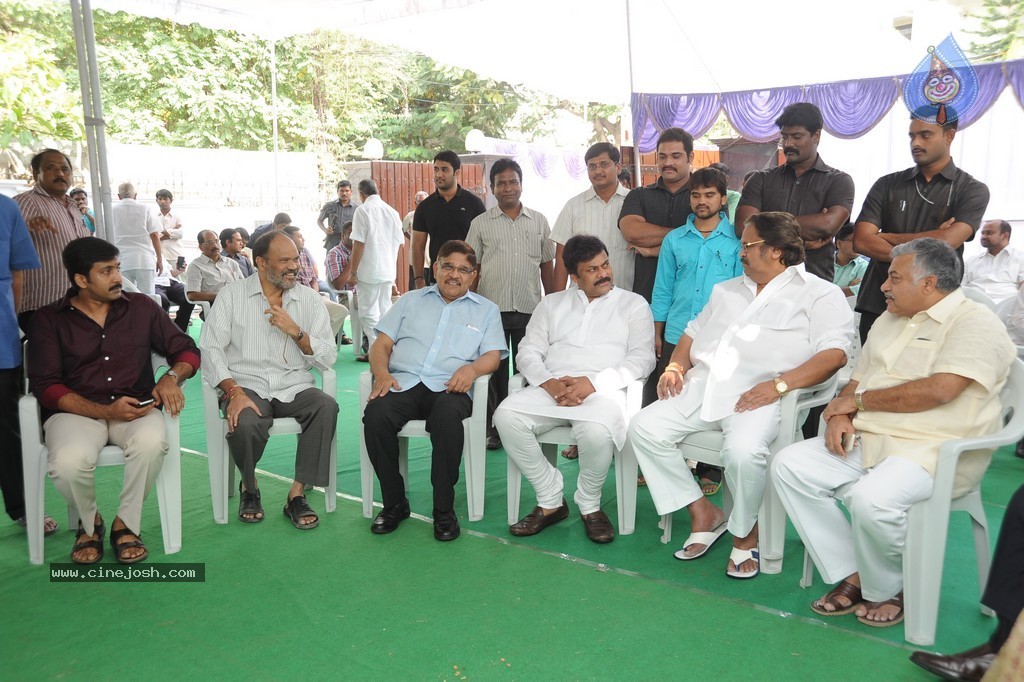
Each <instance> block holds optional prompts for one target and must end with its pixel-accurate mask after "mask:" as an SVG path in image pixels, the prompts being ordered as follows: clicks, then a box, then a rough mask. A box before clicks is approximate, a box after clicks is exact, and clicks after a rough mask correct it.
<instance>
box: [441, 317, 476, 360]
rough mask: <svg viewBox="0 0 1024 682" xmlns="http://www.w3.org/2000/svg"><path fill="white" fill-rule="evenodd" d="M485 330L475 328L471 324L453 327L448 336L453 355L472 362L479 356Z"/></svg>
mask: <svg viewBox="0 0 1024 682" xmlns="http://www.w3.org/2000/svg"><path fill="white" fill-rule="evenodd" d="M483 338H484V333H483V330H480V329H475V328H473V327H470V326H469V325H459V326H456V327H454V328H453V329H452V331H451V333H450V334H449V336H448V347H449V349H450V350H451V352H452V355H454V356H456V357H458V358H461V359H462V360H465V361H466V362H471V361H473V360H475V359H476V358H477V356H478V355H479V351H480V343H481V341H483Z"/></svg>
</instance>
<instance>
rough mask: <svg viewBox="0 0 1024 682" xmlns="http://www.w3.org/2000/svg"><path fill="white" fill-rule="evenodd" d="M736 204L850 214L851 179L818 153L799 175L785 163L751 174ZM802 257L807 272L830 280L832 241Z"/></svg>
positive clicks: (760, 208) (795, 212)
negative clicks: (841, 210)
mask: <svg viewBox="0 0 1024 682" xmlns="http://www.w3.org/2000/svg"><path fill="white" fill-rule="evenodd" d="M739 206H753V207H754V208H756V209H757V210H758V211H762V212H764V211H785V212H786V213H789V214H792V215H794V216H802V215H813V214H815V213H821V212H822V211H823V210H824V209H826V208H831V207H833V206H843V207H845V208H846V210H847V211H850V212H851V213H852V212H853V178H851V177H850V176H849V175H847V174H846V173H844V172H843V171H841V170H836V169H835V168H832V167H831V166H829V165H826V164H825V162H824V161H822V160H821V155H820V154H819V155H818V158H817V159H816V160H815V162H814V165H813V166H812V167H811V168H810V169H808V170H807V171H806V172H805V173H804V174H803V175H801V176H800V177H797V176H796V172H795V171H794V170H793V169H792V168H791V167H790V166H789V164H783V165H781V166H779V167H778V168H772V169H771V170H763V171H759V172H757V173H754V174H753V175H752V176H750V179H749V180H747V184H746V185H745V186H744V187H743V196H742V197H741V198H740V203H739ZM837 231H838V230H837ZM805 256H806V260H805V261H804V267H805V268H806V269H807V272H809V273H811V274H812V275H817V276H818V277H820V278H822V279H823V280H825V281H826V282H831V281H832V276H833V274H834V273H835V257H836V249H835V246H834V245H833V244H831V243H829V244H825V245H824V246H822V247H820V248H817V249H814V250H807V251H806V252H805Z"/></svg>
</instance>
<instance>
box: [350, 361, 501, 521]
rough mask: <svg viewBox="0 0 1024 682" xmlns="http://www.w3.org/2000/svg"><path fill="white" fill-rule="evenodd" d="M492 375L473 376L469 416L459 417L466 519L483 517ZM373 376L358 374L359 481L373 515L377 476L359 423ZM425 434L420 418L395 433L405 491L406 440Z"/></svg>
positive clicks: (369, 513)
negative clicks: (374, 487)
mask: <svg viewBox="0 0 1024 682" xmlns="http://www.w3.org/2000/svg"><path fill="white" fill-rule="evenodd" d="M490 378H491V375H490V374H485V375H483V376H479V377H477V378H476V381H474V382H473V411H472V413H471V414H470V416H469V417H468V418H466V419H463V420H462V428H463V429H464V430H465V440H464V441H463V444H462V465H463V467H465V477H466V506H467V507H468V510H469V520H470V521H479V520H480V519H482V518H483V517H484V484H485V483H486V481H485V477H484V474H485V472H486V466H487V448H486V447H485V444H486V442H487V382H488V381H489V380H490ZM371 388H372V378H371V376H370V372H369V371H366V372H363V373H362V374H360V375H359V405H360V408H359V414H360V424H359V474H360V478H361V481H362V495H363V516H365V517H366V518H370V517H371V516H373V482H374V480H375V478H376V475H375V474H374V471H373V464H371V463H370V456H369V454H368V453H367V451H366V433H365V431H364V430H363V425H362V413H363V410H365V409H366V403H367V401H368V400H369V398H370V389H371ZM429 437H430V434H429V433H427V422H426V421H424V420H422V419H413V420H411V421H409V422H407V423H406V425H405V426H404V427H402V430H401V431H399V432H398V448H399V450H398V468H399V471H401V473H402V479H403V480H404V481H405V486H406V490H408V488H409V439H410V438H429Z"/></svg>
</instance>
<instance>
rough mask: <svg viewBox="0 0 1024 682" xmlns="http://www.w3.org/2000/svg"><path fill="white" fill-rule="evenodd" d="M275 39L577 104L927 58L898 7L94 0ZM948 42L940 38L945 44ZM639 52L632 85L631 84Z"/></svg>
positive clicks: (787, 81)
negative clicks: (346, 45) (343, 43)
mask: <svg viewBox="0 0 1024 682" xmlns="http://www.w3.org/2000/svg"><path fill="white" fill-rule="evenodd" d="M93 6H94V7H96V8H102V9H106V10H111V11H116V10H125V11H128V12H133V13H136V14H143V15H147V16H158V17H163V18H167V19H172V20H174V21H177V22H179V23H191V22H198V23H200V24H202V25H204V26H209V27H212V28H231V29H235V30H238V31H242V32H246V33H256V34H259V35H262V36H264V37H268V38H280V37H282V36H286V35H294V34H301V33H306V32H311V31H315V30H317V29H321V28H333V29H339V30H344V31H348V32H350V33H353V34H356V35H359V36H362V37H364V38H369V39H371V40H376V41H379V42H384V43H390V44H395V45H400V46H401V47H403V48H405V49H408V50H413V51H418V52H422V53H424V54H427V55H429V56H431V57H433V58H434V59H437V60H438V61H440V62H444V63H449V64H455V65H458V66H462V67H465V68H469V69H472V70H474V71H476V72H478V73H480V74H481V75H484V76H487V77H491V78H496V79H499V80H504V81H508V82H510V83H516V84H519V83H521V84H524V85H526V86H528V87H531V88H534V89H537V90H541V91H544V92H548V93H551V94H554V95H557V96H559V97H563V98H566V99H572V100H576V101H596V102H606V103H612V104H626V103H628V102H629V99H630V94H631V92H646V93H672V92H676V93H678V92H686V93H719V92H729V91H737V90H752V89H762V88H770V87H778V86H785V85H809V84H813V83H824V82H832V81H840V80H847V79H857V78H869V77H874V76H888V75H892V74H895V73H906V72H908V71H910V70H911V69H913V67H914V66H915V65H916V64H917V62H918V61H920V59H921V56H922V55H921V54H919V52H918V51H917V50H914V49H913V48H912V47H911V44H910V42H908V41H907V40H905V39H904V38H902V37H901V36H900V35H899V34H898V33H897V32H896V31H895V30H893V28H892V11H893V10H892V9H891V3H888V2H887V1H886V0H861V1H860V2H858V3H857V11H856V12H844V13H843V17H842V25H841V26H839V25H838V24H836V23H835V22H834V21H831V22H830V21H829V17H828V15H827V13H826V12H825V11H823V9H822V8H823V7H825V6H827V5H823V4H822V3H821V2H820V0H790V2H787V3H786V4H785V7H784V9H783V8H781V7H780V6H779V5H778V4H775V3H762V2H755V1H752V0H723V2H720V3H718V5H716V11H715V12H714V16H715V19H714V20H709V18H708V16H707V14H706V13H705V12H703V11H701V12H696V11H694V10H692V9H690V10H687V9H686V8H687V7H688V6H689V7H692V6H691V5H689V4H688V3H681V2H678V1H677V0H631V1H630V2H629V3H628V7H629V12H630V23H631V29H632V30H631V33H632V36H631V37H632V40H631V41H630V40H629V36H627V30H626V8H627V2H626V0H373V1H372V2H370V1H361V2H360V1H353V0H334V1H331V0H290V1H289V2H281V1H280V0H177V1H176V0H93ZM942 37H943V36H936V37H935V42H936V43H937V42H938V41H939V40H941V39H942ZM630 43H631V45H632V63H633V80H632V83H631V82H630V73H629V65H630V47H629V46H630Z"/></svg>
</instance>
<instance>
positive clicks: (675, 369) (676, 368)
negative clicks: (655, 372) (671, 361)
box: [661, 366, 686, 376]
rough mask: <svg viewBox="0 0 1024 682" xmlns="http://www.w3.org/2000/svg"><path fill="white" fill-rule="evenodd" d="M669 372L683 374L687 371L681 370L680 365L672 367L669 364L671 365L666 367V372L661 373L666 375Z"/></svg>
mask: <svg viewBox="0 0 1024 682" xmlns="http://www.w3.org/2000/svg"><path fill="white" fill-rule="evenodd" d="M669 372H674V373H676V374H678V375H679V376H683V375H684V374H686V373H685V372H684V371H683V370H681V369H680V368H678V367H671V366H669V367H666V368H665V371H664V372H662V373H661V374H662V376H664V375H666V374H668V373H669Z"/></svg>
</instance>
